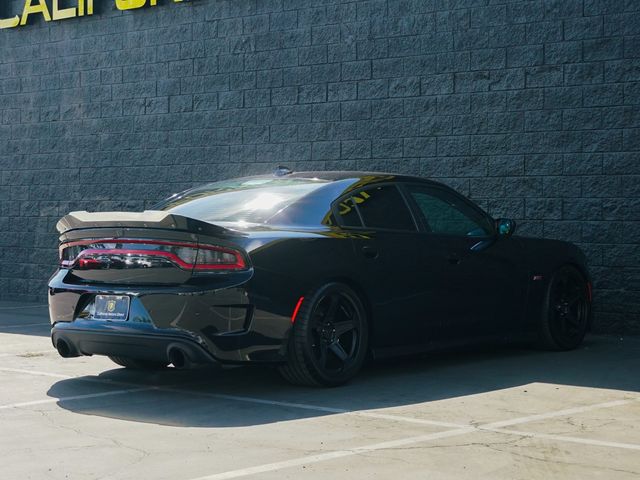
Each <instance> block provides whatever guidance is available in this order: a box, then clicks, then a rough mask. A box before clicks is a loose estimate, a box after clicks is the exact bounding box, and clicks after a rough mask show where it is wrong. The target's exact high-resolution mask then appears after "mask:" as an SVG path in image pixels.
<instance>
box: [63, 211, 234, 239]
mask: <svg viewBox="0 0 640 480" xmlns="http://www.w3.org/2000/svg"><path fill="white" fill-rule="evenodd" d="M108 227H112V228H113V227H122V228H154V229H162V230H179V231H184V232H190V233H196V234H197V233H200V234H204V235H228V234H230V233H231V231H230V230H228V229H226V228H224V227H220V226H218V225H214V224H212V223H208V222H203V221H201V220H196V219H195V218H189V217H183V216H182V215H175V214H173V213H169V212H162V211H159V210H145V211H144V212H140V213H138V212H95V213H90V212H86V211H82V212H71V213H69V214H68V215H65V216H64V217H62V218H61V219H60V220H59V221H58V223H57V224H56V229H57V230H58V232H60V233H66V232H69V231H71V230H80V229H87V228H108Z"/></svg>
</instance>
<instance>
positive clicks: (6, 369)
mask: <svg viewBox="0 0 640 480" xmlns="http://www.w3.org/2000/svg"><path fill="white" fill-rule="evenodd" d="M0 372H9V373H25V374H27V375H37V376H41V377H53V378H64V379H67V380H68V379H70V378H78V380H82V378H81V377H72V376H70V375H62V374H59V373H50V372H41V371H39V370H25V369H22V368H9V367H0Z"/></svg>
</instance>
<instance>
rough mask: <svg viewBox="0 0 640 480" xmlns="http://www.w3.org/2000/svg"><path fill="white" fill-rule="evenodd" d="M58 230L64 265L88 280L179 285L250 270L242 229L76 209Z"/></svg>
mask: <svg viewBox="0 0 640 480" xmlns="http://www.w3.org/2000/svg"><path fill="white" fill-rule="evenodd" d="M57 229H58V231H59V232H60V233H61V236H60V267H61V268H64V269H68V270H69V271H70V273H71V274H72V275H74V276H75V277H76V278H77V279H78V280H79V281H81V282H85V283H86V282H88V283H110V284H136V285H143V284H174V285H175V284H183V283H186V282H188V281H189V280H190V279H191V278H192V277H193V276H194V275H207V274H215V273H224V272H232V271H240V270H246V269H248V268H249V260H248V257H247V254H246V252H244V250H243V249H242V248H240V247H239V246H238V245H237V242H234V238H235V239H236V240H237V239H238V237H240V236H241V234H240V233H238V232H235V231H233V230H229V229H226V228H224V227H220V226H218V225H214V224H210V223H207V222H202V221H200V220H197V219H194V218H189V217H185V216H181V215H175V214H171V213H168V212H163V211H145V212H141V213H130V212H99V213H89V212H72V213H70V214H68V215H66V216H65V217H63V218H62V219H61V220H60V221H59V222H58V224H57Z"/></svg>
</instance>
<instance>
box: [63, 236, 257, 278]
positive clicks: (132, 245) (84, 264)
mask: <svg viewBox="0 0 640 480" xmlns="http://www.w3.org/2000/svg"><path fill="white" fill-rule="evenodd" d="M170 264H173V265H175V266H177V267H179V268H182V269H184V270H197V271H212V270H244V269H246V268H247V264H246V261H245V258H244V256H243V254H242V253H241V252H240V251H239V250H235V249H233V248H230V247H222V246H217V245H201V244H197V243H183V242H168V241H160V240H138V239H97V240H83V241H78V242H69V243H64V244H62V245H60V266H61V267H64V268H78V269H81V270H94V269H102V268H127V267H130V268H143V267H155V266H158V267H159V266H167V265H170Z"/></svg>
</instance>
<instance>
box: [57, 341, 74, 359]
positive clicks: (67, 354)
mask: <svg viewBox="0 0 640 480" xmlns="http://www.w3.org/2000/svg"><path fill="white" fill-rule="evenodd" d="M56 350H57V351H58V353H59V354H60V356H61V357H62V358H72V357H78V356H79V355H78V354H77V353H76V351H75V349H73V348H71V345H69V343H67V341H66V340H63V339H62V338H61V339H59V340H58V341H57V342H56Z"/></svg>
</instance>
